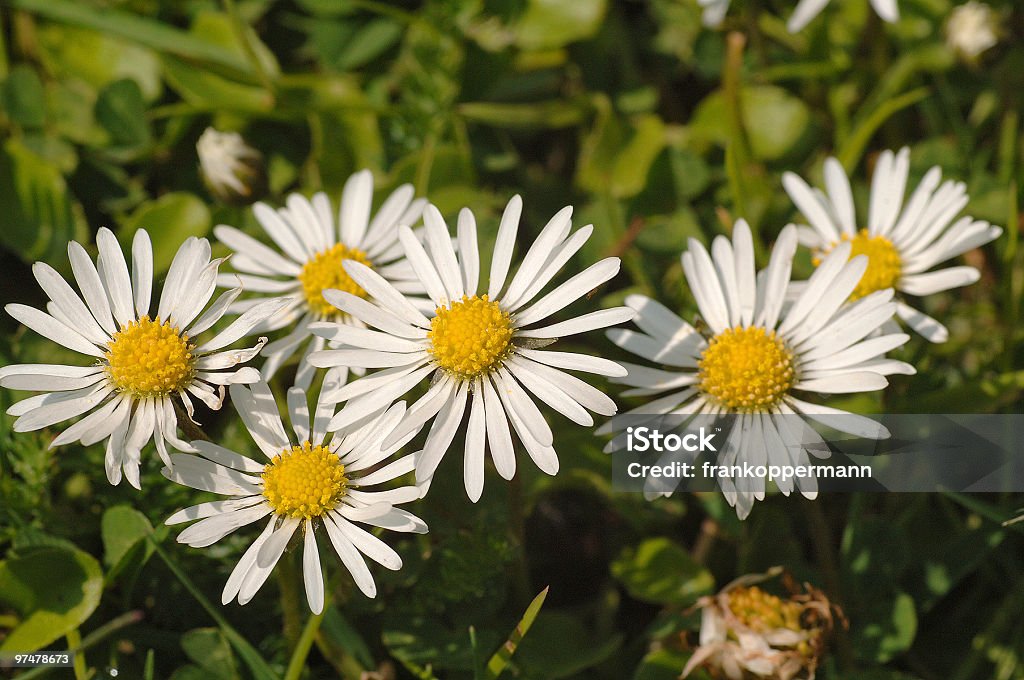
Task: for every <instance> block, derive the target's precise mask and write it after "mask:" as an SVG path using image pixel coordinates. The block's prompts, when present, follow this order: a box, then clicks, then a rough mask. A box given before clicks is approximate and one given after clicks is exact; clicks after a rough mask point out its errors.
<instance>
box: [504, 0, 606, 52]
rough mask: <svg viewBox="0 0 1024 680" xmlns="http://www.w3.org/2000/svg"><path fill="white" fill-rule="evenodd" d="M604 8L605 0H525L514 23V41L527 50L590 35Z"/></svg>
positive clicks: (547, 46) (563, 44)
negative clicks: (515, 36)
mask: <svg viewBox="0 0 1024 680" xmlns="http://www.w3.org/2000/svg"><path fill="white" fill-rule="evenodd" d="M607 8H608V7H607V2H606V0H528V2H527V5H526V11H525V12H524V13H523V15H522V17H520V19H519V21H518V23H517V24H516V26H515V31H516V35H517V41H516V42H517V43H518V45H519V46H520V47H522V48H523V49H526V50H546V49H553V48H557V47H564V46H565V45H568V44H569V43H571V42H575V41H577V40H584V39H586V38H590V37H591V36H593V35H594V34H595V33H597V31H598V29H599V28H600V27H601V22H602V20H603V19H604V15H605V11H606V10H607Z"/></svg>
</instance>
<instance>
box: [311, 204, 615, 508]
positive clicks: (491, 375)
mask: <svg viewBox="0 0 1024 680" xmlns="http://www.w3.org/2000/svg"><path fill="white" fill-rule="evenodd" d="M522 205H523V204H522V200H521V199H520V198H519V197H518V196H516V197H514V198H513V199H512V200H511V201H509V203H508V206H507V207H506V208H505V212H504V215H503V216H502V218H501V225H500V227H499V228H498V236H497V242H496V243H495V246H494V254H493V257H492V260H491V266H490V273H489V282H488V286H487V292H486V293H484V294H483V295H480V294H479V290H480V286H479V279H480V269H481V268H480V257H479V252H478V249H477V229H476V221H475V219H474V217H473V213H472V212H470V211H469V210H468V209H463V210H462V212H461V213H460V214H459V220H458V237H457V240H458V247H459V254H458V255H456V254H455V250H454V248H453V246H452V242H451V238H450V236H449V233H448V227H447V225H446V224H445V222H444V218H443V217H441V213H440V212H438V211H437V209H436V208H434V207H433V206H427V209H426V212H425V213H424V223H425V225H426V228H425V234H426V247H425V248H424V246H423V245H422V244H421V243H420V242H419V241H418V240H417V239H416V237H415V236H414V235H413V233H412V231H411V230H410V229H408V228H407V227H403V228H401V231H400V234H401V241H402V245H403V246H404V247H405V253H406V256H407V257H408V259H409V262H410V263H411V264H412V266H413V268H414V269H415V270H416V273H417V275H418V276H419V278H420V280H421V281H422V283H423V285H424V286H425V288H426V290H427V294H428V295H429V296H430V299H431V300H432V301H433V303H434V304H435V305H436V306H437V307H436V309H435V310H434V312H433V314H432V316H431V318H428V317H427V316H426V315H424V314H423V313H421V312H420V311H419V310H418V309H416V308H415V307H414V306H413V305H412V304H410V303H409V301H408V300H406V299H405V297H403V295H402V294H401V293H400V292H399V291H398V290H396V289H395V288H394V287H393V286H392V285H390V284H389V283H388V282H387V281H385V280H384V278H383V277H382V276H380V274H378V273H377V272H374V271H373V270H371V269H370V268H369V267H367V266H365V265H363V264H362V263H359V262H351V261H350V262H346V263H345V269H346V271H347V272H348V273H349V275H350V276H351V277H352V279H353V280H355V281H356V282H357V283H358V284H359V285H360V286H362V287H363V288H365V289H366V290H367V291H369V292H370V294H371V295H372V296H373V298H374V299H375V300H376V302H375V303H371V302H368V301H366V300H364V299H361V298H359V297H358V296H355V295H352V294H351V293H348V292H343V291H327V293H325V296H326V297H327V299H328V300H329V301H330V302H331V303H333V304H334V305H335V306H337V307H338V308H339V309H341V310H343V311H344V312H346V313H348V314H351V315H352V316H354V317H356V318H357V319H359V320H361V321H363V322H365V323H366V324H367V325H368V326H372V327H374V328H376V329H379V330H368V329H362V328H356V327H354V326H346V325H342V324H336V323H321V324H314V325H313V330H314V332H315V333H317V334H319V335H322V336H323V337H325V338H327V339H329V340H332V341H336V342H340V343H343V344H344V345H347V346H348V347H349V348H346V349H336V350H325V351H323V352H318V353H316V354H314V355H313V356H312V357H311V358H310V361H311V362H312V363H313V364H314V365H316V366H320V367H325V368H326V367H331V366H346V365H350V366H362V367H365V368H381V369H385V370H382V371H379V372H377V373H375V374H373V375H369V376H367V377H365V378H361V379H359V380H356V381H354V382H353V383H351V384H349V385H346V386H345V387H344V388H342V389H341V390H339V391H338V392H337V394H335V395H333V396H334V398H336V399H337V400H338V401H347V402H348V403H346V404H345V407H344V408H343V409H342V410H341V411H339V412H338V414H337V415H336V416H335V417H334V419H333V420H332V421H331V426H330V427H331V429H332V430H334V429H338V428H342V427H347V426H348V425H350V424H351V423H355V422H358V421H359V420H360V419H361V418H363V417H365V416H366V415H367V414H368V413H371V412H373V411H375V410H376V409H378V408H380V407H381V406H383V405H386V404H389V403H391V402H392V401H393V400H395V399H398V398H399V397H401V396H402V395H403V394H405V393H406V392H408V391H409V390H410V389H412V388H413V387H414V386H416V385H418V384H419V383H420V382H421V381H423V380H424V379H426V378H428V377H431V379H432V382H431V386H430V389H429V390H428V391H427V393H426V394H425V395H424V396H423V397H422V398H420V399H419V400H418V401H417V402H416V403H415V404H413V405H412V406H411V407H410V408H409V413H408V414H407V416H406V419H405V421H404V422H403V423H402V426H401V427H399V428H398V429H396V431H395V433H394V434H392V435H391V437H389V439H388V440H386V441H385V444H388V443H389V442H390V441H391V440H393V439H394V438H396V437H398V436H401V435H402V434H404V433H406V432H409V431H415V430H418V429H419V428H421V427H422V426H423V424H425V423H426V422H427V421H428V420H430V419H431V418H434V417H435V416H438V417H437V419H436V420H435V421H434V423H433V425H432V427H431V429H430V433H429V435H428V436H427V441H426V445H425V446H424V450H423V452H422V454H421V455H419V456H418V457H417V460H416V479H417V481H418V482H419V483H421V484H423V485H426V484H428V483H429V480H430V479H431V477H432V476H433V474H434V470H435V469H436V468H437V465H438V463H440V461H441V458H442V457H443V456H444V454H445V451H447V450H448V447H449V446H450V445H451V443H452V440H453V439H454V438H455V434H456V431H457V430H458V428H459V424H460V423H461V422H462V419H463V414H464V413H465V412H466V410H467V404H468V403H470V402H471V407H470V408H469V409H468V410H469V425H468V427H467V430H466V445H465V452H466V456H465V483H466V492H467V493H468V494H469V497H470V499H472V500H473V501H476V500H478V499H479V498H480V494H481V493H482V491H483V484H484V449H485V446H489V447H490V450H491V457H492V458H493V459H494V465H495V468H496V469H497V471H498V474H500V475H501V476H502V477H503V478H505V479H511V478H512V477H513V475H514V474H515V469H516V459H515V455H514V452H513V445H512V437H511V434H510V429H509V421H511V423H512V429H514V430H515V432H516V434H517V435H518V436H519V439H520V440H521V441H522V442H523V445H524V446H525V447H526V450H527V453H529V455H530V457H531V458H532V459H533V461H534V463H536V465H537V467H539V468H540V469H541V470H543V471H544V472H546V473H548V474H551V475H553V474H555V473H556V472H557V471H558V457H557V456H556V454H555V450H554V449H553V448H552V446H551V444H552V433H551V428H550V426H549V425H548V423H547V421H546V420H545V419H544V416H543V415H541V412H540V410H539V409H538V408H537V405H536V404H535V403H534V401H533V399H531V398H530V396H529V395H528V394H527V390H528V391H529V392H531V393H533V395H534V396H535V397H537V398H538V399H540V400H541V401H543V402H544V403H546V404H548V405H549V406H551V408H553V409H554V410H556V411H558V412H559V413H562V414H563V415H565V416H566V417H568V418H569V419H571V420H573V421H574V422H577V423H579V424H580V425H585V426H589V425H592V424H593V422H594V421H593V418H592V417H591V416H590V414H589V413H587V409H590V410H591V411H594V412H595V413H598V414H600V415H605V416H608V415H612V414H613V413H615V403H614V402H613V401H612V400H611V399H610V398H609V397H608V396H607V395H605V394H604V393H603V392H601V391H600V390H598V389H596V388H594V387H591V386H590V385H588V384H587V383H585V382H583V381H582V380H580V379H579V378H576V377H574V376H572V375H570V374H568V373H565V372H563V371H562V370H559V369H570V370H579V371H587V372H590V373H596V374H599V375H611V376H614V375H625V372H624V371H623V369H622V368H621V367H620V366H619V365H618V364H616V363H614V362H611V361H608V360H606V359H600V358H598V357H592V356H587V355H582V354H574V353H570V352H552V351H548V350H541V349H537V347H538V346H540V345H542V344H550V343H551V342H554V341H555V340H556V339H557V338H559V337H563V336H567V335H574V334H576V333H583V332H586V331H591V330H595V329H598V328H605V327H607V326H611V325H613V324H617V323H622V322H623V321H627V320H629V319H630V318H632V316H633V310H631V309H628V308H626V307H616V308H612V309H603V310H599V311H596V312H590V313H589V314H584V315H582V316H579V317H576V318H574V319H568V320H565V321H561V322H558V323H548V324H547V325H539V324H542V322H546V321H548V320H549V318H550V317H551V316H552V315H553V314H555V313H557V312H559V311H561V310H562V309H564V308H565V307H567V306H568V305H569V304H571V303H572V302H574V301H576V300H578V299H579V298H581V297H583V296H584V295H586V294H587V293H588V292H590V291H591V290H593V289H594V288H596V287H597V286H599V285H601V284H602V283H604V282H606V281H608V280H609V279H611V278H612V277H614V276H615V274H616V273H617V272H618V270H619V259H618V258H616V257H609V258H606V259H604V260H602V261H600V262H598V263H596V264H594V265H591V266H590V267H588V268H587V269H585V270H584V271H582V272H580V273H579V274H576V275H575V276H573V277H571V278H570V279H569V280H567V281H566V282H565V283H563V284H561V285H559V286H557V287H556V288H555V289H554V290H552V291H551V292H550V293H548V294H547V295H544V296H542V297H540V299H536V298H537V296H538V295H539V294H540V292H541V290H542V289H543V288H544V287H545V286H546V285H547V284H548V283H549V282H550V281H551V280H552V279H553V278H554V277H555V276H556V275H557V274H558V272H559V270H561V268H562V267H563V266H564V265H565V263H566V262H568V261H569V259H570V258H571V257H572V256H573V255H574V254H575V253H576V252H577V251H578V250H579V249H580V248H581V247H582V246H583V244H584V243H585V242H586V240H587V239H588V238H589V237H590V234H591V232H592V231H593V227H591V226H589V225H588V226H585V227H583V228H582V229H579V230H577V231H576V232H575V233H572V234H571V235H570V231H571V219H570V218H571V216H572V208H571V207H566V208H564V209H563V210H561V211H560V212H559V213H558V214H557V215H555V216H554V217H553V218H551V221H550V222H548V224H547V226H545V227H544V229H543V230H542V231H541V233H540V235H539V236H538V237H537V239H536V240H535V241H534V242H533V244H532V245H531V246H530V248H529V250H528V251H527V253H526V256H525V257H524V258H523V261H522V263H521V264H520V265H519V268H518V271H517V272H516V274H515V276H513V277H511V280H509V277H508V274H509V266H510V264H511V262H512V251H513V248H514V246H515V242H516V235H517V233H518V230H519V217H520V214H521V213H522ZM535 299H536V301H535ZM524 387H525V389H524ZM439 414H440V415H439Z"/></svg>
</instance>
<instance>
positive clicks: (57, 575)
mask: <svg viewBox="0 0 1024 680" xmlns="http://www.w3.org/2000/svg"><path fill="white" fill-rule="evenodd" d="M102 591H103V572H102V571H101V570H100V565H99V563H97V562H96V560H95V559H93V557H92V556H91V555H89V554H88V553H85V552H82V551H81V550H68V549H65V548H56V547H45V548H38V549H35V550H32V551H30V552H27V553H24V554H22V555H19V556H17V557H12V558H10V559H7V560H5V561H3V562H0V602H3V603H4V604H6V605H8V606H9V607H11V608H12V609H14V610H15V611H16V612H17V613H18V614H19V615H20V616H21V617H22V618H21V622H20V623H19V624H18V625H17V626H15V627H14V629H13V630H11V631H10V632H9V633H8V634H7V637H6V638H5V639H4V640H3V642H0V651H19V652H28V651H35V650H37V649H41V648H43V647H45V646H46V645H48V644H50V643H51V642H53V641H54V640H57V639H58V638H60V637H62V636H64V635H65V634H66V633H67V632H68V631H71V630H73V629H75V628H78V627H79V626H80V625H82V624H83V623H84V622H85V621H86V620H87V619H88V618H89V616H90V615H91V614H92V613H93V611H94V610H95V609H96V607H97V605H99V603H100V594H101V593H102Z"/></svg>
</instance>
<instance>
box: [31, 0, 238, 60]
mask: <svg viewBox="0 0 1024 680" xmlns="http://www.w3.org/2000/svg"><path fill="white" fill-rule="evenodd" d="M11 5H13V6H14V7H16V8H18V9H23V10H26V11H28V12H32V13H34V14H38V15H40V16H42V17H46V18H47V19H52V20H54V21H60V22H63V23H67V24H71V25H72V26H78V27H81V28H89V29H93V30H96V31H99V32H100V33H103V34H107V35H113V36H117V37H120V38H125V39H127V40H130V41H132V42H136V43H139V44H141V45H145V46H146V47H149V48H151V49H154V50H156V51H158V52H164V53H166V54H173V55H177V56H179V57H182V58H184V59H192V60H195V61H201V62H206V63H210V64H216V65H218V66H226V67H228V68H231V69H234V70H236V71H240V72H242V73H249V72H250V68H249V64H248V63H246V61H245V59H243V58H241V57H240V56H239V55H238V54H237V53H235V52H234V51H232V50H229V49H225V48H224V47H221V46H220V45H216V44H213V43H211V42H209V41H207V40H203V39H202V38H199V37H196V36H194V35H192V34H190V33H188V32H186V31H183V30H181V29H180V28H175V27H173V26H170V25H168V24H165V23H162V22H160V21H156V20H154V19H149V18H146V17H141V16H137V15H135V14H129V13H127V12H119V11H117V10H115V9H110V8H103V9H100V8H98V7H91V6H89V5H88V4H86V3H82V2H75V1H73V0H11Z"/></svg>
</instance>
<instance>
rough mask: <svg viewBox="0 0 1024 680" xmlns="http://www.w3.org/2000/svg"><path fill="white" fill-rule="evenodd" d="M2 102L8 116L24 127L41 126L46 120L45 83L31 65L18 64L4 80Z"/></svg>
mask: <svg viewBox="0 0 1024 680" xmlns="http://www.w3.org/2000/svg"><path fill="white" fill-rule="evenodd" d="M0 95H2V104H3V108H4V111H5V112H6V113H7V116H8V117H9V118H10V119H11V120H12V121H14V122H15V123H17V124H18V125H21V126H23V127H27V128H40V127H42V126H43V124H44V123H45V122H46V98H45V95H44V93H43V83H42V81H40V80H39V76H38V75H36V72H35V71H34V70H33V69H32V68H31V67H29V66H26V65H24V64H18V65H17V66H15V67H14V68H12V69H11V72H10V73H9V74H8V75H7V79H6V80H4V83H3V89H2V90H0Z"/></svg>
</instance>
